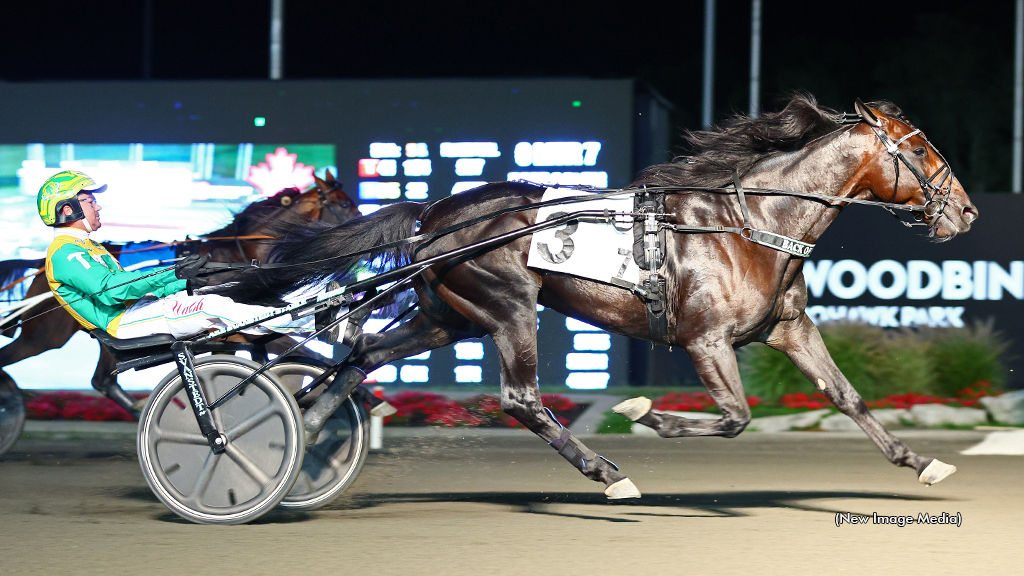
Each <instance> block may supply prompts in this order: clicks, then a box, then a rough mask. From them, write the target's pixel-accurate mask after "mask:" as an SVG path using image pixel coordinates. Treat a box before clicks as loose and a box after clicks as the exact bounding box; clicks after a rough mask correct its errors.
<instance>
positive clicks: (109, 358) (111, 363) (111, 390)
mask: <svg viewBox="0 0 1024 576" xmlns="http://www.w3.org/2000/svg"><path fill="white" fill-rule="evenodd" d="M116 365H117V359H116V358H114V356H113V355H112V354H111V353H110V352H107V349H106V348H104V347H102V346H100V357H99V360H98V361H97V362H96V372H94V373H93V375H92V387H93V388H95V389H96V391H98V392H100V393H101V394H103V395H104V396H106V397H107V398H110V399H111V400H113V401H114V403H115V404H117V405H118V406H120V407H121V408H124V409H125V411H126V412H128V413H129V414H131V416H132V418H135V419H136V420H138V419H139V414H140V413H141V412H142V409H143V408H144V407H145V405H146V401H145V400H144V399H137V398H135V397H134V396H132V395H131V394H129V393H127V392H125V391H124V389H123V388H121V385H120V384H118V383H117V376H115V375H114V374H112V372H113V371H114V367H115V366H116Z"/></svg>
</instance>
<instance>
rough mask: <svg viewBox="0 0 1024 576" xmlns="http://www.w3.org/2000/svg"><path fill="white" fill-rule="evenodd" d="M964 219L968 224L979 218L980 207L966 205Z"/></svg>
mask: <svg viewBox="0 0 1024 576" xmlns="http://www.w3.org/2000/svg"><path fill="white" fill-rule="evenodd" d="M963 219H964V221H966V222H967V223H968V224H970V223H971V222H974V221H975V220H977V219H978V209H977V208H975V207H974V206H964V211H963Z"/></svg>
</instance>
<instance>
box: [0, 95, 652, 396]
mask: <svg viewBox="0 0 1024 576" xmlns="http://www.w3.org/2000/svg"><path fill="white" fill-rule="evenodd" d="M0 96H2V97H3V101H4V102H5V106H4V107H3V110H0V128H2V130H0V138H2V139H3V141H0V200H2V201H3V202H4V205H5V209H6V210H5V211H4V212H3V214H2V216H0V218H2V219H3V220H4V221H5V222H4V224H5V226H4V228H5V230H7V232H5V235H4V236H3V237H0V257H2V258H33V257H40V255H41V253H42V252H43V251H44V250H45V247H46V244H48V242H49V236H48V234H47V233H48V230H47V229H46V228H45V227H43V226H42V224H41V223H38V222H37V221H33V217H32V210H34V206H32V205H31V204H32V201H34V195H35V191H36V190H38V184H39V183H40V182H41V181H42V180H43V179H45V178H46V177H48V175H49V174H52V173H53V172H55V171H57V170H60V169H68V168H71V169H81V170H83V171H85V172H87V173H89V174H91V175H94V176H95V177H96V178H97V179H98V180H101V181H105V182H108V183H109V184H110V190H111V192H113V193H112V194H107V195H105V196H104V197H103V199H102V200H103V206H104V209H105V212H104V216H105V224H104V228H103V229H102V230H100V231H98V232H97V233H96V235H95V236H96V237H97V239H100V240H115V241H143V240H161V241H168V240H174V239H182V238H184V236H185V235H186V234H188V235H192V236H196V235H198V234H202V233H206V232H210V231H212V230H215V229H217V228H219V227H220V226H223V225H224V224H226V223H227V222H228V221H230V218H231V215H232V213H233V212H237V211H239V210H240V209H241V208H243V207H244V206H245V205H246V204H248V203H249V202H252V201H255V200H258V199H260V198H262V197H265V196H267V195H270V194H273V193H274V192H276V191H277V190H279V189H281V188H284V187H286V186H299V187H303V186H307V185H309V183H311V180H312V174H319V175H321V176H323V175H324V174H325V172H326V171H327V170H330V171H331V172H332V173H334V174H335V175H336V177H337V179H338V180H340V181H341V182H342V183H343V184H344V187H345V190H346V191H347V192H348V194H349V196H351V197H352V198H353V199H355V200H356V201H357V202H358V203H359V210H360V211H361V212H362V213H364V214H369V213H371V212H373V211H375V210H378V209H379V208H381V207H382V206H386V205H387V204H390V203H393V202H401V201H415V202H429V201H434V200H438V199H441V198H444V197H447V196H450V195H452V194H458V193H460V192H463V191H465V190H468V189H471V188H474V187H476V186H479V185H481V184H484V183H487V182H494V181H502V180H527V181H531V182H535V183H538V184H559V185H581V186H590V187H598V188H604V187H621V186H625V185H627V184H628V183H629V182H630V181H631V179H632V176H633V174H634V172H635V168H636V167H637V166H638V165H640V164H643V165H646V164H649V163H651V162H656V161H662V160H664V158H663V157H662V156H663V154H664V151H665V149H666V148H667V146H664V147H660V149H658V148H659V143H661V142H664V141H665V139H666V137H667V126H666V125H667V122H666V121H665V119H666V114H665V113H664V109H663V107H661V106H659V105H658V103H657V102H656V101H655V100H653V99H651V98H649V97H647V96H645V95H644V94H643V93H641V92H638V90H637V86H636V85H635V84H634V83H633V82H632V81H625V80H615V81H598V80H496V81H475V80H447V81H428V80H424V81H284V82H270V81H258V82H159V83H130V82H106V83H74V84H72V83H68V84H24V85H20V84H14V85H12V84H0ZM652 142H653V144H652ZM652 149H656V150H657V152H656V153H655V154H653V155H651V154H650V152H649V151H650V150H652ZM659 153H660V154H659ZM644 155H651V156H652V158H643V156H644ZM108 222H109V225H108V224H107V223H108ZM388 322H389V320H388V319H385V318H373V319H371V320H370V321H369V322H368V324H367V330H379V329H381V328H382V327H383V326H384V325H386V324H387V323H388ZM538 341H539V344H540V366H539V379H540V382H541V383H542V384H545V385H563V386H567V387H569V388H574V389H596V388H604V387H606V386H608V385H609V384H625V383H626V380H627V377H628V359H629V344H628V341H627V340H626V339H625V338H622V337H619V336H615V335H611V334H608V333H606V332H603V331H601V330H598V329H596V328H594V327H592V326H589V325H587V324H584V323H582V322H579V321H576V320H573V319H567V318H565V317H564V316H561V315H560V314H558V313H556V312H554V311H550V310H544V309H543V307H538ZM325 348H326V347H322V346H321V347H319V348H318V351H320V352H321V353H324V352H326V353H327V354H328V355H330V354H331V353H332V352H333V353H336V354H343V353H345V352H346V350H345V349H343V348H341V347H338V348H337V349H335V350H333V351H332V350H330V349H325ZM25 362H30V361H25ZM90 369H91V367H90ZM126 376H127V375H126ZM370 378H371V380H376V381H378V382H381V383H396V384H402V385H403V386H428V385H465V386H467V387H469V386H479V385H481V384H483V383H491V384H493V383H497V381H498V366H497V358H496V355H495V351H494V348H493V345H492V344H491V342H490V340H489V339H486V338H485V339H482V340H471V341H466V342H461V343H458V344H456V345H454V346H451V347H448V348H444V349H440V350H435V351H432V352H428V353H425V354H422V355H420V356H417V357H414V358H408V359H405V360H402V361H398V362H395V363H393V364H391V365H388V366H385V367H382V368H381V369H379V370H377V371H375V372H374V373H372V374H371V375H370ZM20 382H21V380H20V379H19V383H20ZM68 384H71V383H68ZM81 384H82V386H83V387H87V386H88V378H86V379H85V380H84V381H83V382H82V383H81Z"/></svg>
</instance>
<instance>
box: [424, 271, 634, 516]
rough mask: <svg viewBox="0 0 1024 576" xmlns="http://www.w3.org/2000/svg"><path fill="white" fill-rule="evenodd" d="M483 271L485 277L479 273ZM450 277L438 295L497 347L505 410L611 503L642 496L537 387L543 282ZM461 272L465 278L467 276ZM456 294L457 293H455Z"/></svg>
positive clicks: (499, 274)
mask: <svg viewBox="0 0 1024 576" xmlns="http://www.w3.org/2000/svg"><path fill="white" fill-rule="evenodd" d="M480 269H483V270H485V271H486V273H482V274H481V273H476V271H477V270H480ZM456 270H460V271H461V273H460V272H454V273H452V274H450V275H449V277H448V278H446V280H445V284H442V285H441V286H440V288H439V289H438V290H437V293H438V296H439V297H441V298H442V299H443V300H444V301H445V302H447V303H448V304H449V305H450V306H452V308H454V309H455V310H456V311H457V312H459V313H460V314H461V315H462V316H464V317H466V318H468V319H469V320H470V321H472V322H473V323H475V324H477V325H479V326H481V327H483V329H484V330H485V331H487V333H488V334H489V335H490V336H491V339H492V340H493V341H494V345H495V346H496V347H497V349H498V360H499V364H500V368H501V399H500V401H501V409H502V410H503V411H504V412H505V413H506V414H508V415H510V416H512V417H513V418H515V419H516V420H518V421H519V422H521V423H522V424H523V425H525V426H526V427H527V428H528V429H529V430H530V431H531V432H533V433H534V434H536V435H537V436H540V437H541V438H542V439H543V440H544V441H545V442H547V443H548V444H549V445H550V446H551V447H553V448H554V449H555V450H557V451H558V453H559V455H561V456H562V457H563V458H565V459H566V460H568V461H569V463H570V464H572V466H573V468H576V469H577V470H579V471H580V472H582V473H583V475H584V476H586V477H587V478H589V479H591V480H594V481H596V482H602V483H604V485H605V487H606V488H605V495H607V496H608V497H609V498H610V499H619V498H639V497H640V491H639V490H637V488H636V486H635V485H633V482H631V481H630V480H629V478H627V477H626V476H625V475H624V474H622V473H621V472H619V470H618V467H617V466H615V465H614V464H612V463H611V461H609V460H607V459H606V458H604V457H603V456H599V455H598V454H597V453H595V452H594V451H593V450H590V449H589V448H587V447H586V446H585V445H584V444H583V443H582V442H580V441H579V439H578V438H576V436H574V435H573V434H572V433H571V432H569V429H568V428H565V427H564V426H562V424H560V423H559V422H558V421H557V420H555V418H554V417H553V416H552V414H551V412H549V411H546V410H545V409H544V405H543V403H542V402H541V397H540V389H539V388H538V386H537V306H536V302H537V295H538V293H539V291H540V284H539V282H538V281H537V278H536V276H535V275H533V274H532V273H530V272H528V271H527V270H526V269H525V266H524V267H523V268H522V269H515V268H512V269H507V268H506V269H501V268H500V267H490V268H488V267H485V266H480V267H477V266H476V265H475V263H474V266H468V265H467V266H466V267H465V268H459V269H456ZM462 274H465V275H464V276H463V275H462ZM456 290H457V291H456Z"/></svg>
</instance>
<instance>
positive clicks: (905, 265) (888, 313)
mask: <svg viewBox="0 0 1024 576" xmlns="http://www.w3.org/2000/svg"><path fill="white" fill-rule="evenodd" d="M804 279H805V280H806V282H807V292H808V294H809V295H810V296H811V297H812V298H822V297H823V296H825V294H826V292H828V293H829V294H830V295H831V296H834V297H835V298H838V299H840V300H858V299H861V298H863V297H864V296H865V295H870V296H871V297H873V298H875V299H878V300H895V299H907V300H932V301H934V300H941V301H942V303H943V304H944V305H941V306H934V305H933V306H927V307H925V306H922V307H917V306H885V305H882V306H864V305H859V306H844V305H839V306H822V305H812V306H808V310H807V311H808V314H810V316H811V318H812V319H814V320H815V321H816V322H823V321H828V320H839V319H848V320H857V321H861V322H867V323H869V324H875V325H879V326H887V327H891V326H919V325H925V326H943V327H944V326H953V327H962V326H964V322H963V314H964V311H965V306H963V305H948V304H950V303H960V302H962V301H964V300H1002V299H1004V298H1015V299H1017V300H1022V299H1024V261H1022V260H1015V261H1012V262H1009V263H1006V264H1003V263H1000V262H995V261H986V260H975V261H973V262H967V261H964V260H943V261H941V262H933V261H931V260H909V261H907V262H899V261H896V260H878V261H876V262H873V263H870V264H869V263H862V262H860V261H858V260H839V261H832V260H818V261H813V260H808V261H806V262H805V263H804Z"/></svg>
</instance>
